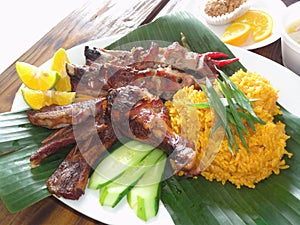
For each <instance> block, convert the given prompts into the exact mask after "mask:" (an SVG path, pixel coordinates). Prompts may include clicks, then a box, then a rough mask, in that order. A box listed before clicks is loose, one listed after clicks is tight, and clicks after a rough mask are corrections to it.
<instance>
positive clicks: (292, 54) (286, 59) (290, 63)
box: [281, 2, 300, 75]
mask: <svg viewBox="0 0 300 225" xmlns="http://www.w3.org/2000/svg"><path fill="white" fill-rule="evenodd" d="M282 20H283V21H282V25H283V30H282V35H281V50H282V62H283V65H284V66H286V67H287V68H289V69H290V70H292V71H293V72H295V73H297V74H298V75H300V44H299V43H297V42H296V41H294V40H293V39H292V38H291V37H290V36H289V35H288V33H287V28H288V27H289V26H290V25H291V24H292V23H294V22H296V21H300V2H296V3H294V4H292V5H290V6H289V7H287V8H286V9H285V12H284V14H283V18H282Z"/></svg>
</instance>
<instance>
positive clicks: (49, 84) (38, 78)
mask: <svg viewBox="0 0 300 225" xmlns="http://www.w3.org/2000/svg"><path fill="white" fill-rule="evenodd" d="M16 71H17V73H18V75H19V78H20V79H21V80H22V82H23V83H24V84H25V85H26V86H27V87H29V88H31V89H33V90H49V89H51V88H53V87H54V86H55V84H56V83H57V81H58V80H59V79H60V77H61V76H60V74H59V73H58V72H56V71H51V70H43V69H40V68H38V67H36V66H34V65H31V64H29V63H25V62H16Z"/></svg>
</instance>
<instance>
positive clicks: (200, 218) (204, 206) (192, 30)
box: [0, 12, 300, 225]
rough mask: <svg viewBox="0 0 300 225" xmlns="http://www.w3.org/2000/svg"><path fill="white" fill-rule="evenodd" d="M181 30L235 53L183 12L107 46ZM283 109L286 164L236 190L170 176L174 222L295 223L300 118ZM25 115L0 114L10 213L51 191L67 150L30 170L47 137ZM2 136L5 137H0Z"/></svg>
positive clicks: (210, 47)
mask: <svg viewBox="0 0 300 225" xmlns="http://www.w3.org/2000/svg"><path fill="white" fill-rule="evenodd" d="M181 32H182V33H184V34H185V36H186V37H187V40H188V44H189V46H190V47H191V50H193V51H197V52H207V51H222V52H225V53H228V54H229V56H230V57H233V54H232V53H231V52H230V50H229V49H228V48H227V47H226V46H225V45H224V44H223V43H222V42H221V41H220V40H219V38H218V37H216V36H215V35H214V34H213V33H212V32H211V31H210V30H208V29H207V28H206V27H205V26H204V25H203V24H201V22H200V21H198V20H197V19H196V18H195V17H193V16H192V15H190V14H188V13H185V12H178V13H175V14H170V15H167V16H164V17H161V18H159V19H157V20H156V21H154V22H153V23H150V24H147V25H144V26H141V27H140V28H138V29H136V30H134V31H133V32H131V33H129V34H128V35H126V36H124V37H123V38H121V39H120V40H118V41H116V42H115V43H113V44H111V45H109V46H108V47H107V48H108V49H130V48H131V47H132V46H136V45H142V46H144V47H149V44H150V43H151V41H152V40H159V41H160V44H163V45H165V46H166V45H168V44H169V43H170V42H173V41H179V42H180V33H181ZM240 68H243V69H245V68H244V67H243V65H241V64H240V63H239V62H236V63H234V64H231V65H229V66H226V68H224V70H225V72H226V73H227V74H231V73H232V72H234V71H236V70H238V69H240ZM282 110H283V115H281V116H278V117H277V118H276V119H277V120H280V121H282V122H284V123H285V124H286V131H287V134H288V135H290V136H291V138H290V139H289V140H288V142H287V150H288V151H289V152H292V153H293V154H294V155H293V157H292V158H291V159H287V160H288V164H289V165H290V169H288V170H284V171H282V172H281V173H280V175H278V176H275V175H274V176H271V177H270V178H268V179H266V180H264V181H262V182H261V183H259V184H258V185H257V187H256V188H255V189H248V188H241V189H236V188H235V186H233V185H231V184H229V183H228V184H225V185H222V184H220V183H217V182H209V181H207V180H205V179H204V178H202V177H199V178H198V179H184V178H181V177H172V178H169V179H168V180H166V181H164V182H163V184H162V194H161V199H162V201H163V203H164V205H165V206H166V208H167V209H168V211H169V213H170V215H171V216H172V218H173V220H174V223H175V224H180V225H181V224H184V225H186V224H261V225H263V224H299V221H300V200H299V199H300V179H299V177H298V175H297V174H298V173H297V171H298V170H299V169H300V166H299V165H300V164H299V162H300V154H299V153H298V149H300V118H297V117H295V116H294V115H292V114H290V113H289V112H288V111H286V110H284V109H282ZM24 115H25V114H24V112H17V113H5V114H3V115H1V116H0V131H1V136H0V197H1V199H2V201H3V202H4V203H5V205H6V206H7V208H8V210H9V211H11V212H17V211H20V210H22V209H24V208H25V207H27V206H30V205H31V204H33V203H35V202H37V201H39V200H42V199H43V198H45V197H47V196H49V195H50V194H49V192H48V191H47V189H46V187H45V181H46V180H47V178H48V177H49V176H50V174H51V173H52V171H54V170H55V168H56V167H57V166H58V164H59V163H60V161H61V160H62V159H63V158H64V156H65V154H66V152H67V151H68V150H67V149H66V150H65V152H62V153H59V154H56V155H53V156H51V157H49V158H48V159H47V161H46V162H44V163H43V164H42V165H40V166H39V167H38V168H36V169H30V167H29V156H30V154H31V153H32V152H33V151H35V150H36V149H37V147H38V145H39V144H38V143H39V141H41V140H42V139H43V138H42V137H43V134H44V136H46V135H47V134H48V132H49V131H48V130H47V129H43V128H42V129H41V128H38V127H34V126H31V125H30V124H29V123H28V121H27V120H26V118H25V117H24ZM6 121H8V122H6ZM13 121H14V122H13ZM35 134H39V135H40V136H38V135H35ZM2 135H7V136H5V137H4V136H3V137H4V138H2ZM14 136H15V137H16V138H13V137H14ZM1 154H2V155H1ZM23 190H26V192H25V193H26V194H24V193H23ZM20 199H22V200H23V199H26V201H25V202H23V201H21V200H20Z"/></svg>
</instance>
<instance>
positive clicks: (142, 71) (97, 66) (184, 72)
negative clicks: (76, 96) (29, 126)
mask: <svg viewBox="0 0 300 225" xmlns="http://www.w3.org/2000/svg"><path fill="white" fill-rule="evenodd" d="M85 57H86V64H85V65H83V66H78V65H74V64H67V72H68V74H69V76H70V78H71V84H72V90H73V91H76V92H78V93H83V94H86V95H92V96H95V97H97V96H103V95H106V94H107V91H108V90H109V89H111V88H118V87H124V86H126V85H134V86H139V87H143V88H147V89H148V90H149V92H150V93H152V94H154V95H156V96H159V97H161V98H163V99H170V98H172V96H173V95H174V93H175V92H176V91H177V90H179V89H181V88H183V87H186V86H192V85H193V86H194V87H195V89H200V86H199V84H204V82H205V78H206V77H208V78H209V79H210V80H211V81H213V80H214V79H215V78H216V77H218V76H219V73H218V72H217V70H216V66H217V67H219V65H220V66H224V65H226V64H228V63H232V62H234V61H236V60H237V59H236V58H234V59H226V60H221V61H218V60H215V58H226V57H228V55H226V54H224V53H220V52H209V53H205V54H198V53H195V52H190V51H188V50H187V49H186V48H184V47H182V46H181V45H179V43H178V42H174V43H173V44H171V45H170V46H168V47H166V48H159V47H158V45H157V44H156V43H153V44H152V46H151V47H150V48H149V49H146V50H144V49H143V48H141V47H137V48H132V50H131V51H109V50H104V49H96V48H93V49H90V48H89V47H86V48H85ZM191 74H192V75H191Z"/></svg>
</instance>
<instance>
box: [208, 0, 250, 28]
mask: <svg viewBox="0 0 300 225" xmlns="http://www.w3.org/2000/svg"><path fill="white" fill-rule="evenodd" d="M250 7H251V3H250V1H249V0H248V1H246V2H244V3H243V4H241V5H240V6H239V7H238V8H236V9H235V10H234V11H232V12H230V13H226V14H222V15H220V16H209V15H208V14H207V13H205V11H204V8H203V17H204V18H205V20H206V22H207V23H208V24H211V25H224V24H228V23H230V22H232V21H234V20H235V19H237V18H238V17H240V16H242V15H243V14H244V13H246V12H247V11H248V10H249V9H250Z"/></svg>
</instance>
